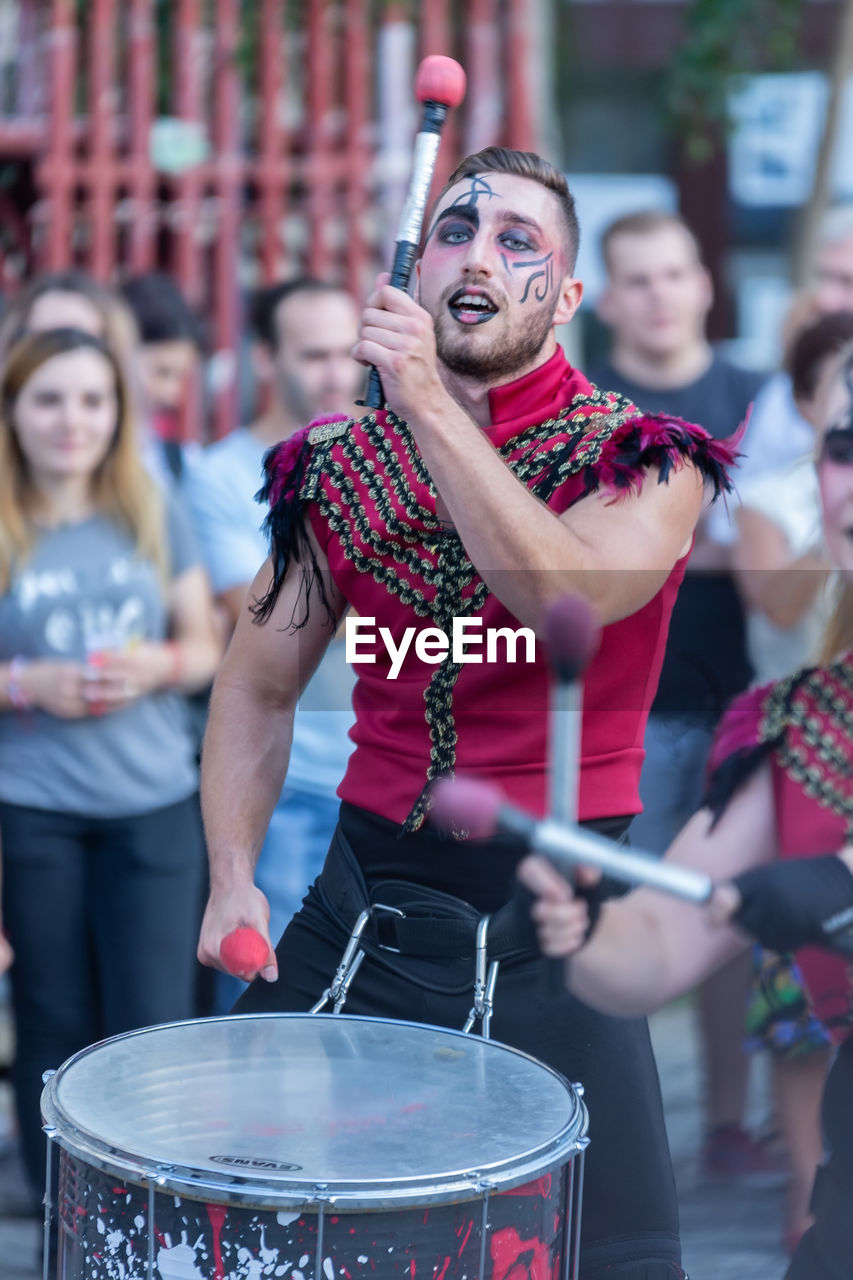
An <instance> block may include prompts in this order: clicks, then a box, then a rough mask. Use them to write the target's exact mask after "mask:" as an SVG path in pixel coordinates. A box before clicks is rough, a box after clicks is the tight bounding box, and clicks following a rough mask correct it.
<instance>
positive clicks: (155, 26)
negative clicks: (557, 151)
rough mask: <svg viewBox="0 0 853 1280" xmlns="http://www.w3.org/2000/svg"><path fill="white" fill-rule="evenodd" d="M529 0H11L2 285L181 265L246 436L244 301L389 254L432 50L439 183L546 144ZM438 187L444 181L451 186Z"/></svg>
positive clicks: (223, 407)
mask: <svg viewBox="0 0 853 1280" xmlns="http://www.w3.org/2000/svg"><path fill="white" fill-rule="evenodd" d="M529 13H530V5H529V4H526V3H525V2H524V0H459V2H458V3H451V2H450V0H422V2H421V3H415V4H413V5H412V6H409V5H407V4H398V3H397V4H395V3H387V0H385V2H383V0H374V3H370V0H298V2H296V0H290V2H288V0H168V3H166V2H164V0H83V2H82V3H81V2H80V0H17V3H14V2H12V0H6V3H5V4H3V5H2V23H3V42H4V45H5V56H4V54H3V51H2V50H0V61H5V63H6V65H5V67H0V71H2V72H3V73H4V74H3V86H4V87H3V91H2V92H3V95H4V97H3V99H2V100H0V224H2V225H1V226H0V283H2V287H3V289H4V291H13V290H14V288H15V287H16V285H17V283H19V281H20V279H21V278H22V277H23V276H25V275H28V274H30V273H31V272H33V271H37V270H40V269H55V268H59V267H64V266H68V265H72V264H73V265H76V266H80V267H83V268H86V269H88V270H90V271H91V272H92V273H93V274H94V275H96V276H97V277H99V278H100V279H104V280H111V279H116V278H120V277H121V276H123V275H127V274H132V273H134V272H138V271H144V270H147V269H149V268H151V267H154V266H157V267H160V268H164V269H167V270H170V271H172V272H173V273H174V274H175V276H176V278H177V280H178V282H179V283H180V285H181V286H182V288H183V289H184V291H185V293H186V295H187V297H188V298H189V299H190V301H191V302H192V303H193V304H194V305H195V306H197V307H199V308H202V309H203V312H204V314H205V315H206V316H207V317H209V337H210V345H211V349H212V350H213V352H214V353H215V354H216V356H217V360H216V361H215V362H214V366H215V368H216V369H218V371H219V378H218V388H217V389H216V392H215V395H214V421H213V424H212V426H213V433H214V434H217V435H218V434H221V433H222V432H224V431H226V430H229V429H230V427H231V426H233V425H234V419H235V411H236V409H235V404H236V381H235V378H234V376H233V371H234V369H235V367H236V360H235V355H236V350H237V343H238V336H239V333H238V331H239V323H240V307H239V299H240V291H241V289H243V288H244V287H245V286H247V285H250V284H255V283H259V282H266V281H269V280H272V279H274V278H278V277H281V276H286V275H291V274H294V273H295V272H297V271H300V270H308V271H310V272H312V273H316V274H318V275H321V276H323V277H324V278H327V279H339V280H342V281H344V282H345V283H347V284H348V285H349V287H350V288H351V289H353V291H354V292H355V293H356V294H361V293H362V292H363V290H364V288H365V285H366V283H367V281H368V278H369V276H370V274H371V272H372V271H373V270H374V269H375V268H376V266H377V265H378V264H379V263H380V262H381V261H383V260H384V259H386V258H387V256H388V250H389V246H388V240H389V236H390V234H391V233H389V226H391V227H393V222H394V221H395V219H396V216H397V212H398V210H399V207H400V205H401V203H402V194H403V189H404V187H405V182H406V178H407V174H408V163H409V145H410V140H411V136H412V133H413V131H414V127H415V123H416V119H415V114H414V105H413V103H412V101H411V98H412V92H411V86H412V82H413V79H414V68H415V66H416V63H417V61H418V59H419V58H420V57H422V56H424V55H425V54H428V53H449V54H451V55H453V56H455V57H457V58H459V60H460V61H461V62H463V64H464V65H465V66H466V69H467V71H468V76H469V92H468V96H467V99H466V105H465V106H464V107H463V108H462V109H461V110H460V111H459V112H457V113H455V117H456V118H455V119H454V120H453V121H452V124H451V126H450V130H449V136H448V138H447V139H446V140H445V143H444V145H443V149H442V161H441V167H442V171H443V173H444V174H445V175H446V173H447V172H448V166H449V164H450V163H451V162H452V161H455V160H456V159H458V157H459V155H460V154H463V153H464V151H468V150H472V149H476V148H477V147H480V146H483V145H487V144H488V143H492V142H503V143H506V144H508V145H510V146H520V147H530V146H533V145H535V143H536V138H535V137H534V132H535V129H534V123H533V118H532V115H531V92H530V85H531V83H532V82H531V80H530V78H529V77H528V75H527V74H526V68H527V66H528V54H527V51H526V41H527V26H526V24H525V20H526V17H528V16H529ZM441 176H442V173H441V172H440V173H439V174H437V178H438V179H440V178H441Z"/></svg>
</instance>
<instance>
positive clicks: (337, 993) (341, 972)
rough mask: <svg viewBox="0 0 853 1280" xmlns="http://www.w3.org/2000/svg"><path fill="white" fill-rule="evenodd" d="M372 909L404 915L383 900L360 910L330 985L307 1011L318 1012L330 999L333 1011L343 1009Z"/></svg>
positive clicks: (361, 951) (403, 916)
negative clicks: (362, 936)
mask: <svg viewBox="0 0 853 1280" xmlns="http://www.w3.org/2000/svg"><path fill="white" fill-rule="evenodd" d="M374 911H389V912H390V913H391V914H392V915H395V916H401V917H402V918H403V919H405V917H406V913H405V911H400V910H399V908H397V907H387V906H386V905H385V904H384V903H383V902H374V903H372V904H371V905H370V906H369V907H367V908H366V909H365V910H364V911H362V912H360V913H359V916H358V919H357V920H356V922H355V924H354V925H353V930H352V933H351V934H350V936H349V941H348V942H347V945H346V947H345V949H344V954H343V955H342V956H341V962H340V964H339V965H338V967H337V969H336V970H335V976H334V978H333V979H332V982H331V986H328V987H326V990H325V991H324V992H323V994H322V995H321V996H320V999H319V1000H318V1001H317V1003H316V1004H315V1005H312V1007H311V1008H310V1009H309V1011H308V1012H309V1013H319V1012H320V1010H321V1009H323V1008H325V1006H326V1005H327V1004H328V1003H329V1001H330V1000H331V1001H332V1002H333V1009H332V1012H333V1013H340V1011H341V1009H343V1007H344V1005H345V1004H346V1000H347V996H348V995H349V989H350V987H351V985H352V980H353V978H354V977H355V975H356V974H357V973H358V970H359V966H360V965H361V962H362V960H363V959H364V949H363V948H362V947H361V946H359V943H360V941H361V935H362V934H363V933H364V930H365V928H366V927H367V922H368V920H369V919H370V917H371V915H372V914H373V912H374ZM389 949H390V948H389Z"/></svg>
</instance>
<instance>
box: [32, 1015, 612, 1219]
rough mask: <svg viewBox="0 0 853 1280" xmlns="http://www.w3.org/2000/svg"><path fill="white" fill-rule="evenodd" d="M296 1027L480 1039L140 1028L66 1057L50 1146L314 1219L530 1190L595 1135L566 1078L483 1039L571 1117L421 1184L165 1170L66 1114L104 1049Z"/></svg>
mask: <svg viewBox="0 0 853 1280" xmlns="http://www.w3.org/2000/svg"><path fill="white" fill-rule="evenodd" d="M291 1019H293V1020H299V1021H306V1020H308V1019H310V1020H311V1021H312V1022H313V1021H315V1020H316V1021H320V1020H323V1021H332V1020H334V1021H346V1022H347V1023H368V1024H385V1025H394V1026H404V1027H408V1028H412V1029H414V1030H415V1031H417V1032H421V1031H423V1032H425V1033H426V1032H433V1033H434V1032H439V1033H440V1034H441V1035H443V1036H450V1037H456V1038H461V1039H463V1040H465V1041H471V1040H472V1039H476V1040H480V1039H481V1038H480V1037H478V1036H475V1037H472V1036H471V1035H470V1034H466V1033H465V1032H462V1031H459V1030H456V1029H454V1028H451V1027H441V1026H436V1025H434V1024H432V1023H425V1022H414V1021H409V1020H405V1019H400V1018H380V1017H368V1016H362V1015H355V1014H345V1013H340V1014H334V1013H319V1014H309V1013H299V1012H286V1013H257V1014H252V1013H249V1014H226V1015H222V1016H220V1017H215V1018H186V1019H183V1020H181V1021H178V1022H167V1023H159V1024H156V1025H154V1026H150V1027H140V1028H138V1029H136V1030H134V1031H128V1032H123V1033H122V1034H120V1035H117V1036H110V1037H109V1038H107V1039H105V1040H99V1041H97V1042H96V1043H95V1044H91V1045H88V1046H87V1047H86V1048H85V1049H81V1050H79V1051H78V1052H77V1053H75V1054H73V1055H72V1056H71V1057H70V1058H68V1059H67V1060H66V1061H65V1062H64V1063H63V1064H62V1065H61V1066H60V1067H59V1069H58V1070H57V1071H55V1072H53V1073H52V1074H51V1075H50V1076H49V1078H47V1079H46V1083H45V1087H44V1089H43V1091H42V1095H41V1111H42V1119H43V1127H44V1131H45V1133H46V1135H47V1137H48V1140H49V1141H51V1142H54V1143H56V1145H57V1146H59V1147H60V1148H61V1149H62V1150H63V1151H66V1152H67V1153H68V1154H69V1155H71V1156H73V1157H75V1158H76V1159H78V1160H80V1161H82V1162H83V1163H84V1164H88V1165H91V1166H93V1167H94V1168H97V1169H99V1170H101V1171H102V1172H104V1173H108V1174H111V1175H113V1176H115V1177H117V1178H119V1179H121V1180H123V1181H125V1182H131V1183H138V1184H139V1185H141V1186H143V1187H150V1186H151V1185H152V1184H153V1185H154V1186H155V1187H156V1189H157V1190H158V1191H162V1192H164V1193H169V1194H174V1195H182V1196H184V1197H186V1198H187V1199H190V1200H200V1199H203V1200H204V1201H210V1202H211V1203H218V1204H234V1205H241V1206H255V1207H258V1208H267V1209H284V1210H287V1209H295V1208H302V1209H305V1210H308V1211H311V1210H312V1209H313V1210H319V1209H320V1208H324V1207H327V1208H333V1209H334V1210H335V1211H336V1212H346V1211H356V1210H362V1211H364V1210H370V1209H377V1210H379V1209H387V1208H395V1207H400V1208H403V1207H406V1206H415V1205H434V1204H453V1203H457V1202H459V1201H465V1200H470V1199H474V1198H476V1197H477V1196H482V1195H484V1194H487V1193H488V1192H490V1191H492V1190H494V1191H495V1192H503V1191H511V1190H512V1189H513V1188H515V1187H519V1186H523V1185H524V1184H525V1183H527V1182H530V1181H532V1180H534V1179H535V1178H537V1177H542V1176H544V1175H546V1174H548V1173H552V1172H553V1171H554V1170H555V1169H558V1168H562V1167H563V1166H564V1165H567V1164H569V1163H570V1162H571V1161H572V1160H573V1159H574V1158H575V1157H576V1156H577V1155H579V1154H580V1153H582V1152H583V1151H584V1150H585V1149H586V1147H587V1145H588V1143H589V1139H588V1137H587V1132H588V1127H589V1116H588V1112H587V1109H586V1106H585V1104H584V1102H583V1098H582V1092H583V1090H582V1088H581V1087H580V1086H578V1085H574V1084H572V1083H571V1082H570V1081H568V1080H567V1079H566V1077H565V1076H563V1075H562V1074H561V1073H560V1072H559V1071H556V1070H555V1069H554V1068H553V1067H550V1066H548V1065H547V1063H544V1062H540V1061H539V1060H538V1059H537V1058H534V1057H533V1056H532V1054H529V1053H526V1052H525V1051H524V1050H523V1049H516V1048H515V1047H514V1046H513V1045H507V1044H504V1043H503V1042H502V1041H498V1040H485V1041H482V1043H484V1044H488V1045H490V1046H493V1047H494V1048H495V1049H496V1050H500V1051H503V1052H505V1053H509V1054H512V1055H514V1056H515V1057H518V1058H522V1059H525V1060H526V1061H528V1062H530V1063H532V1064H533V1065H534V1066H536V1067H537V1068H538V1069H539V1070H541V1071H544V1072H546V1073H548V1074H549V1075H550V1076H552V1077H553V1078H554V1079H555V1080H556V1081H557V1082H558V1083H559V1084H560V1085H561V1086H562V1087H563V1089H564V1090H565V1092H566V1093H567V1095H568V1097H569V1098H570V1099H571V1101H572V1104H573V1105H572V1108H571V1116H570V1118H569V1120H568V1121H567V1122H566V1123H565V1124H564V1125H563V1126H562V1127H561V1128H560V1129H558V1130H557V1131H556V1132H555V1133H554V1134H553V1135H552V1136H551V1137H550V1138H548V1139H546V1140H544V1141H542V1142H540V1143H539V1144H538V1145H537V1146H536V1147H534V1148H532V1149H530V1150H529V1151H526V1152H523V1153H519V1154H517V1155H515V1156H513V1157H512V1158H504V1159H498V1160H494V1161H492V1163H491V1164H487V1163H485V1162H484V1163H483V1164H482V1165H481V1166H480V1167H478V1168H473V1169H470V1170H466V1171H464V1172H459V1171H452V1172H450V1173H447V1174H444V1175H442V1174H435V1173H430V1174H428V1175H418V1176H417V1177H414V1176H410V1177H395V1178H386V1179H360V1180H359V1181H358V1182H356V1181H355V1180H352V1179H343V1178H338V1179H330V1180H329V1181H328V1182H325V1183H321V1182H315V1181H313V1179H308V1178H306V1179H303V1180H302V1181H300V1180H299V1179H297V1178H292V1179H289V1180H288V1181H278V1182H271V1181H269V1180H265V1178H264V1177H263V1176H262V1174H261V1173H259V1172H256V1171H244V1172H241V1173H240V1174H226V1173H225V1172H224V1171H223V1173H222V1175H214V1174H212V1173H211V1172H210V1171H209V1170H207V1169H204V1170H200V1169H198V1168H194V1167H193V1166H191V1165H182V1164H178V1163H168V1164H167V1163H158V1162H157V1161H156V1160H154V1159H152V1158H151V1157H149V1156H146V1155H142V1154H140V1153H139V1152H131V1151H126V1150H124V1149H122V1148H119V1147H116V1146H113V1145H111V1144H110V1143H109V1142H107V1141H106V1140H105V1139H104V1138H103V1137H101V1136H99V1135H98V1134H94V1133H91V1132H90V1131H89V1130H87V1129H85V1128H83V1127H82V1126H81V1125H80V1124H78V1123H76V1122H75V1121H74V1119H73V1118H72V1117H71V1116H70V1115H69V1114H68V1112H67V1111H65V1110H64V1109H63V1108H62V1107H61V1105H60V1102H59V1099H58V1097H57V1093H58V1090H59V1089H60V1087H61V1084H62V1081H63V1080H64V1079H65V1077H66V1075H67V1074H68V1073H69V1072H70V1071H71V1070H72V1068H73V1067H75V1066H76V1065H77V1064H79V1063H80V1062H81V1061H82V1060H83V1059H85V1058H87V1057H90V1056H92V1055H94V1054H95V1053H97V1052H98V1051H99V1050H101V1049H103V1048H104V1047H105V1046H107V1045H110V1044H115V1043H117V1042H118V1041H124V1042H127V1041H128V1040H132V1039H134V1038H136V1037H140V1036H145V1035H151V1034H153V1033H156V1032H158V1031H160V1030H167V1029H169V1030H171V1029H174V1028H177V1027H184V1026H192V1025H200V1024H205V1025H206V1024H210V1023H217V1022H221V1023H228V1024H231V1025H233V1024H234V1023H235V1022H240V1021H252V1022H263V1021H278V1022H281V1021H283V1020H291Z"/></svg>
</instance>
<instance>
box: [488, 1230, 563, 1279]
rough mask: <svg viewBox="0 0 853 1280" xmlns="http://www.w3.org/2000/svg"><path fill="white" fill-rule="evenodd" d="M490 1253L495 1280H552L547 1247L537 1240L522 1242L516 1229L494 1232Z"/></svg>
mask: <svg viewBox="0 0 853 1280" xmlns="http://www.w3.org/2000/svg"><path fill="white" fill-rule="evenodd" d="M489 1251H490V1253H491V1255H492V1280H552V1265H551V1260H550V1257H549V1254H550V1250H549V1248H548V1246H547V1245H546V1244H545V1243H544V1242H543V1241H542V1240H537V1239H535V1238H534V1239H532V1240H522V1238H521V1236H520V1235H519V1234H518V1232H517V1231H516V1229H515V1227H504V1228H503V1229H502V1230H500V1231H495V1232H494V1233H493V1235H492V1236H491V1237H490V1239H489Z"/></svg>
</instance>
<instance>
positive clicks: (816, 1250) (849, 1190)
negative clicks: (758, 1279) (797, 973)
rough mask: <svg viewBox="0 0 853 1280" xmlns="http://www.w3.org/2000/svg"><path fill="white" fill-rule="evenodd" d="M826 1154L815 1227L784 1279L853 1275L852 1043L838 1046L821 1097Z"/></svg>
mask: <svg viewBox="0 0 853 1280" xmlns="http://www.w3.org/2000/svg"><path fill="white" fill-rule="evenodd" d="M823 1127H824V1132H825V1134H826V1140H827V1143H828V1144H829V1148H830V1151H831V1154H830V1157H829V1160H828V1161H827V1162H826V1164H825V1165H824V1166H823V1167H822V1168H820V1169H818V1171H817V1177H816V1179H815V1187H814V1194H813V1196H812V1206H811V1207H812V1212H813V1213H814V1215H815V1223H814V1226H813V1227H811V1228H810V1229H809V1230H808V1231H807V1232H806V1234H805V1235H804V1236H803V1238H802V1240H801V1241H800V1244H799V1246H798V1247H797V1251H796V1253H795V1254H794V1257H793V1259H792V1260H791V1266H790V1268H789V1269H788V1272H787V1274H786V1277H785V1280H850V1276H851V1275H853V1039H850V1040H846V1041H845V1042H844V1044H843V1045H842V1046H841V1048H840V1050H839V1052H838V1057H837V1058H836V1060H835V1062H834V1063H833V1065H832V1070H831V1071H830V1073H829V1077H828V1079H827V1082H826V1088H825V1089H824V1094H823Z"/></svg>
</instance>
